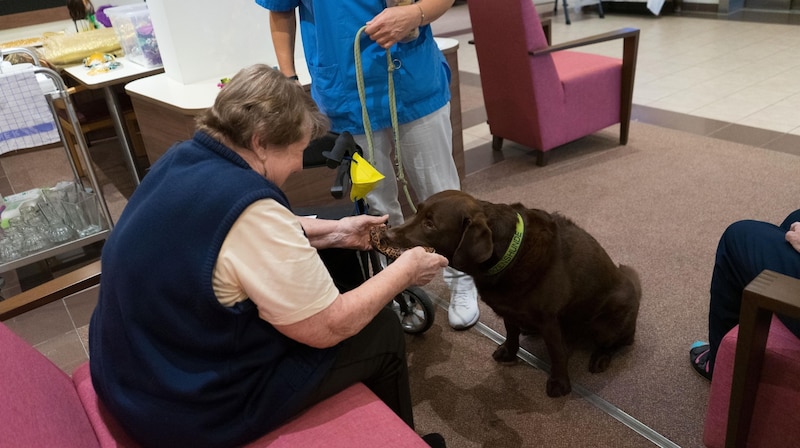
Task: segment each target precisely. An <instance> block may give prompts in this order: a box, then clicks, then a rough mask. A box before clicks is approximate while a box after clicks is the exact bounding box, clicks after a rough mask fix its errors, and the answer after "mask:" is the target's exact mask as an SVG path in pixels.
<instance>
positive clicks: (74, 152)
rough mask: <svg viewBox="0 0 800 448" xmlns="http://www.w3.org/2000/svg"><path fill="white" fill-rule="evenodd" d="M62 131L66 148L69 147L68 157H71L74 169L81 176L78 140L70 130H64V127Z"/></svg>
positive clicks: (81, 168) (81, 161)
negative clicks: (65, 138)
mask: <svg viewBox="0 0 800 448" xmlns="http://www.w3.org/2000/svg"><path fill="white" fill-rule="evenodd" d="M64 133H65V134H66V136H67V149H69V154H70V157H72V160H73V161H74V162H75V170H76V171H77V172H78V176H80V177H83V175H84V173H83V160H81V157H80V155H79V154H78V148H77V146H78V142H77V140H76V139H75V136H74V135H73V134H72V133H71V132H69V131H66V129H65V132H64Z"/></svg>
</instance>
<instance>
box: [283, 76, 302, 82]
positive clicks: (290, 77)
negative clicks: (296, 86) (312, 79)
mask: <svg viewBox="0 0 800 448" xmlns="http://www.w3.org/2000/svg"><path fill="white" fill-rule="evenodd" d="M286 79H291V80H292V81H299V80H300V78H298V77H297V75H292V76H287V77H286Z"/></svg>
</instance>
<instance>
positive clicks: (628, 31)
mask: <svg viewBox="0 0 800 448" xmlns="http://www.w3.org/2000/svg"><path fill="white" fill-rule="evenodd" d="M615 39H625V41H626V42H627V41H635V42H636V44H637V46H638V42H639V30H638V29H636V28H622V29H619V30H616V31H609V32H607V33H603V34H596V35H594V36H589V37H585V38H583V39H577V40H571V41H569V42H563V43H560V44H556V45H551V46H549V47H547V48H542V49H541V50H533V51H528V54H529V55H531V56H541V55H544V54H549V53H553V52H556V51H562V50H569V49H571V48H577V47H585V46H586V45H593V44H599V43H601V42H606V41H610V40H615Z"/></svg>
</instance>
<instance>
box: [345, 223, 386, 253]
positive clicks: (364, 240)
mask: <svg viewBox="0 0 800 448" xmlns="http://www.w3.org/2000/svg"><path fill="white" fill-rule="evenodd" d="M388 219H389V215H383V216H370V215H356V216H348V217H346V218H342V219H340V220H339V225H338V226H337V227H336V233H337V234H338V235H339V237H340V241H339V244H337V245H336V246H337V247H342V248H347V249H357V250H370V249H372V244H371V243H370V237H369V229H371V228H373V227H375V226H379V225H385V224H386V221H387V220H388Z"/></svg>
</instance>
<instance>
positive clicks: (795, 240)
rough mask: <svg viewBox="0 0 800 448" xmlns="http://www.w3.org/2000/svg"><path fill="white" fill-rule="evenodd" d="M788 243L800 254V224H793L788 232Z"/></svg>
mask: <svg viewBox="0 0 800 448" xmlns="http://www.w3.org/2000/svg"><path fill="white" fill-rule="evenodd" d="M786 241H788V242H789V244H791V245H792V247H794V250H796V251H797V252H800V222H795V223H792V225H791V226H790V227H789V231H788V232H786Z"/></svg>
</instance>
